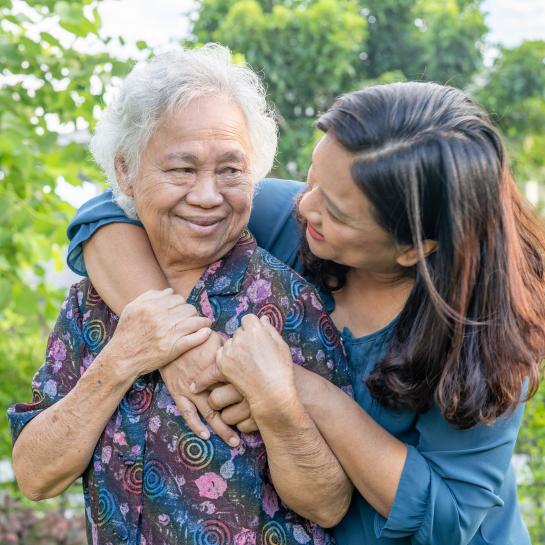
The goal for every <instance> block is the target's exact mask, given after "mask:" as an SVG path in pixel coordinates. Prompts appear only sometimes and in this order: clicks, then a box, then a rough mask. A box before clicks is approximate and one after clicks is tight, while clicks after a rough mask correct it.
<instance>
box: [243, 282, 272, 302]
mask: <svg viewBox="0 0 545 545" xmlns="http://www.w3.org/2000/svg"><path fill="white" fill-rule="evenodd" d="M247 293H248V297H249V298H250V301H251V302H252V303H260V302H261V301H264V300H265V299H267V297H270V295H271V283H270V282H269V281H268V280H263V279H262V278H259V279H257V280H256V281H255V282H252V284H251V286H250V287H249V288H248V292H247Z"/></svg>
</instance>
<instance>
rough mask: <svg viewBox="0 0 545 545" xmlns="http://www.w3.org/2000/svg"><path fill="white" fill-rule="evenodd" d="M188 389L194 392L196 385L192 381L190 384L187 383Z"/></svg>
mask: <svg viewBox="0 0 545 545" xmlns="http://www.w3.org/2000/svg"><path fill="white" fill-rule="evenodd" d="M189 391H190V392H191V393H192V394H194V393H195V392H196V391H197V385H196V384H195V383H194V382H192V383H191V384H190V385H189Z"/></svg>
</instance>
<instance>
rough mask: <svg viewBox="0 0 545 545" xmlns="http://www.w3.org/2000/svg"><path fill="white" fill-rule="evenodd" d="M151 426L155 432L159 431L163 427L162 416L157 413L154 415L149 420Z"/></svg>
mask: <svg viewBox="0 0 545 545" xmlns="http://www.w3.org/2000/svg"><path fill="white" fill-rule="evenodd" d="M149 427H150V430H151V431H152V432H153V433H157V431H158V430H159V428H160V427H161V418H160V417H159V416H157V415H155V416H152V417H151V418H150V421H149Z"/></svg>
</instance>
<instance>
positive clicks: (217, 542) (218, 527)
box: [193, 520, 231, 545]
mask: <svg viewBox="0 0 545 545" xmlns="http://www.w3.org/2000/svg"><path fill="white" fill-rule="evenodd" d="M193 542H194V545H230V544H231V530H230V529H229V527H228V526H227V524H225V523H223V522H221V521H220V520H205V521H204V522H203V523H202V524H201V526H200V528H199V529H198V530H197V531H196V532H195V535H194V539H193Z"/></svg>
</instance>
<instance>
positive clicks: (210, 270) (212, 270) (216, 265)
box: [206, 259, 223, 277]
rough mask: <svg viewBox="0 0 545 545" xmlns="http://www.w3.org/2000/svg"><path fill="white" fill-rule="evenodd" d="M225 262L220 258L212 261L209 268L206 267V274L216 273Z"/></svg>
mask: <svg viewBox="0 0 545 545" xmlns="http://www.w3.org/2000/svg"><path fill="white" fill-rule="evenodd" d="M222 264H223V262H222V260H221V259H220V260H218V261H215V262H214V263H212V264H211V265H210V266H209V267H208V269H206V276H207V277H208V276H209V275H212V274H214V273H215V272H216V271H217V270H218V269H219V268H220V267H221V266H222Z"/></svg>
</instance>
